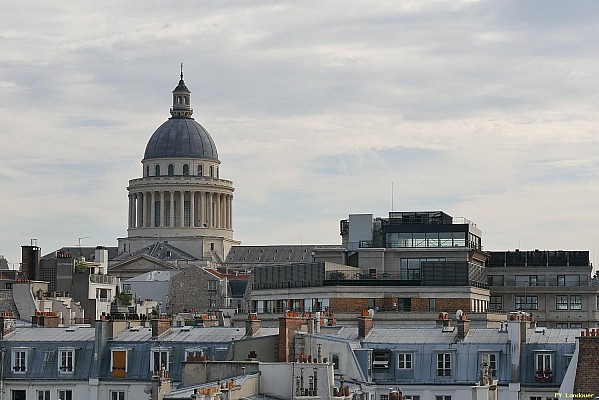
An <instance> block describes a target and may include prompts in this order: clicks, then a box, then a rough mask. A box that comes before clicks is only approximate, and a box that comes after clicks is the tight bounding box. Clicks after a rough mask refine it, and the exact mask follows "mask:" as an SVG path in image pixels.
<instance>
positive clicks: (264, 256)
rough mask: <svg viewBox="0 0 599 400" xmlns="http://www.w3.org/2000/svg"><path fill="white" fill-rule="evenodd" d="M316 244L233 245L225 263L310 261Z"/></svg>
mask: <svg viewBox="0 0 599 400" xmlns="http://www.w3.org/2000/svg"><path fill="white" fill-rule="evenodd" d="M317 247H321V246H317V245H282V246H233V247H231V250H229V254H227V259H226V260H225V262H227V263H232V264H233V263H242V264H244V263H268V264H270V263H291V262H310V261H312V252H313V251H314V249H315V248H317Z"/></svg>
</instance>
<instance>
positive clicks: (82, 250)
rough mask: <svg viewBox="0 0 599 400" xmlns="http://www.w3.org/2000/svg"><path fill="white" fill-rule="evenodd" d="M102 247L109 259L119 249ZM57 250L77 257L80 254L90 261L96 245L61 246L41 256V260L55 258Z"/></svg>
mask: <svg viewBox="0 0 599 400" xmlns="http://www.w3.org/2000/svg"><path fill="white" fill-rule="evenodd" d="M104 247H106V249H107V250H108V259H109V260H112V259H113V258H115V257H116V256H117V254H118V251H119V248H118V247H109V246H104ZM57 252H63V253H67V254H70V255H72V256H73V257H75V258H77V257H79V254H81V255H82V256H83V257H85V259H86V260H88V261H90V260H92V259H93V258H94V257H95V254H96V246H86V247H84V246H81V247H79V246H69V247H61V248H60V249H57V250H54V251H52V252H50V253H48V254H45V255H44V256H42V260H51V259H53V258H56V253H57Z"/></svg>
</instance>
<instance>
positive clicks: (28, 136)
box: [0, 0, 599, 262]
mask: <svg viewBox="0 0 599 400" xmlns="http://www.w3.org/2000/svg"><path fill="white" fill-rule="evenodd" d="M598 7H599V6H598V5H597V4H596V3H594V2H584V3H580V4H578V5H577V7H569V6H568V5H564V4H562V3H559V2H542V3H541V2H537V1H531V2H526V3H523V2H517V1H504V2H478V1H460V2H444V1H407V2H400V3H398V2H394V1H381V2H376V3H372V2H352V3H347V2H340V1H331V2H326V3H322V2H302V3H297V2H279V1H267V2H251V1H247V2H242V3H228V2H191V1H189V2H183V3H180V4H178V6H177V7H173V6H172V5H171V4H167V3H164V2H158V1H148V2H144V4H143V6H142V5H140V4H137V3H122V2H116V1H107V2H102V3H101V4H96V3H92V2H85V1H84V2H79V3H77V4H75V5H73V4H69V5H68V6H67V5H62V4H57V3H52V2H37V3H36V4H35V5H33V4H24V3H22V2H16V1H13V0H9V1H8V2H6V4H3V8H4V12H3V16H2V17H0V38H1V39H2V40H0V51H1V52H2V54H3V58H2V61H0V89H1V90H2V93H3V94H4V95H5V98H7V101H3V102H2V104H0V121H1V125H0V139H1V140H2V143H3V147H2V168H0V190H1V191H2V193H3V194H4V200H3V207H2V209H1V210H0V220H1V221H3V225H5V226H9V227H11V229H9V230H5V231H4V232H3V233H2V234H0V254H2V253H4V254H5V255H6V256H7V257H8V259H9V261H12V262H17V261H19V258H20V255H19V246H20V245H22V244H27V243H28V242H29V238H30V237H37V238H38V243H39V245H41V246H42V247H43V248H44V251H51V250H53V249H55V248H58V247H60V246H63V245H73V244H75V243H76V240H77V238H78V237H81V236H91V237H93V239H89V240H90V241H93V242H94V243H97V244H106V245H110V244H113V245H114V244H116V240H115V239H116V237H119V236H125V235H126V218H127V217H126V212H127V192H126V189H125V188H126V186H127V183H128V180H129V179H133V178H136V177H138V176H140V175H141V165H140V164H139V161H140V160H141V158H142V157H143V152H144V149H145V145H146V143H147V140H148V139H149V137H150V136H151V134H152V132H154V130H155V129H156V128H157V127H158V126H159V125H160V124H161V123H162V122H163V121H164V120H165V119H166V118H168V117H169V113H168V110H169V107H170V101H171V98H170V96H171V94H170V92H171V91H172V89H173V88H174V87H175V85H176V83H177V80H178V73H179V70H178V68H179V63H180V62H183V63H184V65H185V80H186V83H187V84H188V87H189V88H190V89H191V91H192V106H193V107H194V117H195V118H196V119H197V120H198V121H199V122H200V123H201V124H202V125H203V126H205V127H206V129H207V130H208V131H209V132H210V133H211V134H212V136H213V138H214V140H215V141H216V144H217V147H218V150H219V156H220V157H221V161H222V167H221V176H222V177H224V178H225V179H230V180H233V181H234V184H235V187H236V191H235V216H234V221H235V222H234V223H235V237H236V238H238V239H240V240H242V241H243V242H244V243H247V244H254V243H256V244H257V243H298V242H300V241H302V242H304V243H339V236H338V234H339V232H338V222H339V219H342V218H345V217H347V214H349V213H353V212H372V213H374V214H376V215H377V216H384V215H386V214H387V212H388V211H389V209H390V208H391V197H392V195H391V182H393V185H394V195H393V197H394V206H395V208H396V209H397V210H399V209H401V210H426V209H442V210H445V211H446V212H448V213H449V214H451V215H456V216H464V217H467V218H469V219H472V220H474V221H475V222H477V223H478V225H479V227H480V228H481V229H482V230H483V233H484V237H483V244H484V245H485V247H487V248H493V249H506V248H510V247H515V246H516V245H517V243H516V242H517V241H518V242H519V243H521V244H522V247H523V248H525V247H526V246H528V247H529V248H571V249H592V248H593V246H594V244H595V242H596V236H595V233H594V229H593V226H594V225H595V224H596V223H597V222H598V221H597V217H595V216H594V215H593V213H592V210H593V209H594V204H595V203H596V202H597V200H598V193H597V188H598V187H599V182H598V179H597V174H596V172H595V171H596V170H597V157H596V155H595V151H594V149H595V147H596V145H597V141H598V132H599V122H598V121H599V113H597V111H596V106H595V104H596V103H597V99H598V98H597V93H599V90H598V89H599V88H598V86H599V80H597V79H596V78H595V75H596V70H597V61H596V60H597V54H598V53H599V45H598V44H597V43H596V41H594V40H593V38H594V37H595V36H596V35H595V30H596V27H595V21H594V20H593V17H592V16H593V15H596V11H597V8H598ZM115 10H118V12H115ZM566 231H567V233H565V232H566ZM516 238H517V240H516Z"/></svg>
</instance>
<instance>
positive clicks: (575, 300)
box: [570, 294, 582, 310]
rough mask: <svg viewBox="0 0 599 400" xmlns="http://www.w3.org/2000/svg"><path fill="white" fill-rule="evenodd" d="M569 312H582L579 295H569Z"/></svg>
mask: <svg viewBox="0 0 599 400" xmlns="http://www.w3.org/2000/svg"><path fill="white" fill-rule="evenodd" d="M570 310H582V297H581V296H580V295H579V294H573V295H570Z"/></svg>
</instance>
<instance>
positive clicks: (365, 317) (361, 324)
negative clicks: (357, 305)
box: [358, 310, 372, 339]
mask: <svg viewBox="0 0 599 400" xmlns="http://www.w3.org/2000/svg"><path fill="white" fill-rule="evenodd" d="M371 330H372V317H371V316H370V314H369V313H368V311H367V310H364V311H362V315H360V316H359V317H358V339H365V338H366V336H368V334H369V333H370V331H371Z"/></svg>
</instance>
